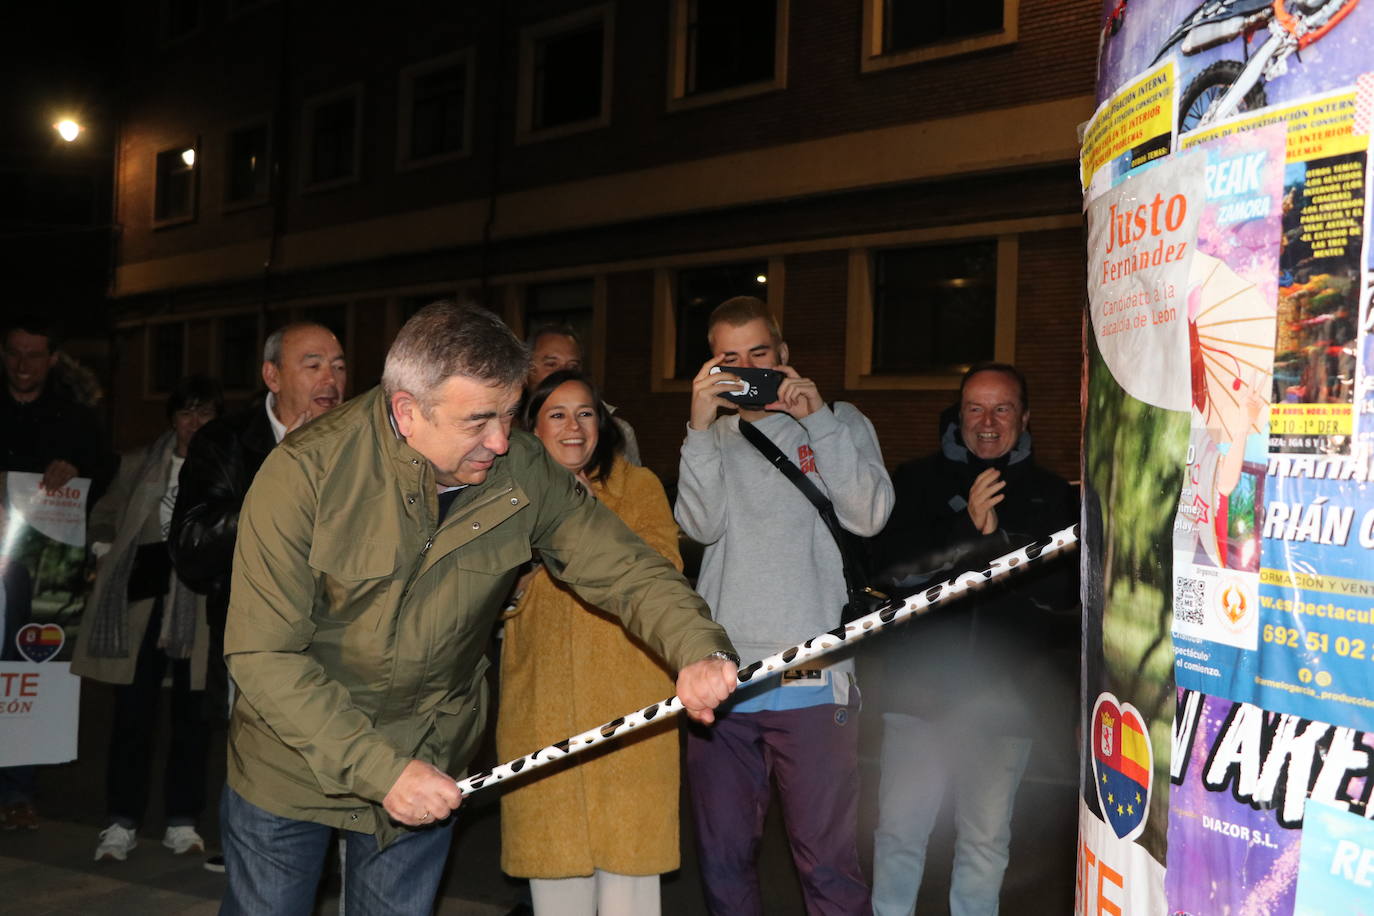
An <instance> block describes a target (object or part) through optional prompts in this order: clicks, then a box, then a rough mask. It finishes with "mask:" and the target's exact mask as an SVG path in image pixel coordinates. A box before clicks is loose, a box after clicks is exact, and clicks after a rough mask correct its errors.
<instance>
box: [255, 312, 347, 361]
mask: <svg viewBox="0 0 1374 916" xmlns="http://www.w3.org/2000/svg"><path fill="white" fill-rule="evenodd" d="M302 328H320V329H321V330H324V331H329V328H326V327H325V326H324V325H322V324H320V323H319V322H318V321H292V322H290V323H289V324H284V325H282V326H281V327H279V328H277V329H276V330H275V331H273V332H272V333H271V334H268V335H267V340H266V341H264V342H263V345H262V361H263V362H265V363H272V364H273V365H275V366H276V367H277V368H281V347H282V341H284V340H286V335H287V334H290V333H291V332H292V331H299V330H301V329H302ZM329 333H330V334H333V333H334V332H333V331H329Z"/></svg>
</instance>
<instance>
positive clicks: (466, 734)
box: [419, 658, 487, 775]
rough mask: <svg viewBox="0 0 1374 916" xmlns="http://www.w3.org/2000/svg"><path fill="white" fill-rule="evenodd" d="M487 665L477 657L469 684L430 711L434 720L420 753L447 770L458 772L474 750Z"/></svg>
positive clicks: (481, 717)
mask: <svg viewBox="0 0 1374 916" xmlns="http://www.w3.org/2000/svg"><path fill="white" fill-rule="evenodd" d="M486 669H487V660H486V659H485V658H481V659H479V660H478V664H477V666H476V667H475V669H474V671H473V676H472V681H471V683H470V684H469V686H467V687H466V688H464V689H462V690H461V691H458V693H457V695H456V696H453V697H450V698H449V699H447V700H445V701H444V702H442V703H439V704H438V705H437V706H435V707H434V710H433V712H432V713H431V716H432V719H431V721H432V723H433V724H432V726H431V728H430V730H429V734H428V735H426V737H425V740H424V743H423V746H422V747H421V749H420V751H419V755H420V756H421V758H422V759H427V760H429V761H431V762H432V763H433V764H434V765H435V766H437V767H439V768H440V769H442V770H443V771H444V772H446V773H451V774H455V775H456V774H458V773H461V772H462V771H463V770H464V769H465V768H466V767H467V765H468V764H469V763H470V762H471V761H472V757H473V755H474V754H476V753H477V745H478V744H479V743H480V741H481V739H482V733H483V731H484V729H483V725H484V724H485V723H486V720H487V682H486V678H485V676H484V675H485V672H486Z"/></svg>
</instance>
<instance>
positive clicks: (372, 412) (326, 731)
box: [221, 303, 738, 916]
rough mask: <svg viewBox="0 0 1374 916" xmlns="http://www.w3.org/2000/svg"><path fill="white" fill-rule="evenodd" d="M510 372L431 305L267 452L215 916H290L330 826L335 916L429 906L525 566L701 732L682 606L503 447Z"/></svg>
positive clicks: (236, 587)
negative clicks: (498, 639)
mask: <svg viewBox="0 0 1374 916" xmlns="http://www.w3.org/2000/svg"><path fill="white" fill-rule="evenodd" d="M527 367H528V356H527V354H526V352H525V350H524V348H523V347H522V346H521V344H520V343H519V341H518V340H516V339H515V337H514V336H513V335H512V334H511V333H510V331H509V330H508V329H507V328H506V327H505V326H504V325H502V324H501V323H500V322H499V321H498V320H497V319H496V318H495V317H494V316H492V315H490V314H489V313H487V312H484V311H482V310H480V309H477V308H475V307H471V306H458V305H454V304H452V303H435V304H434V305H431V306H428V307H427V308H425V309H422V310H421V311H420V312H419V313H417V314H416V315H415V316H414V317H413V318H412V319H411V320H410V321H409V322H407V324H406V326H405V327H404V328H403V329H402V330H401V333H400V334H399V335H398V337H397V339H396V342H395V343H394V344H393V345H392V348H391V350H390V352H389V353H388V355H387V362H386V370H385V374H384V375H383V384H382V388H381V389H376V390H373V391H371V392H369V393H367V394H365V395H362V396H360V397H358V398H356V399H355V400H354V401H352V402H350V403H348V404H345V405H344V406H342V407H339V408H337V409H336V410H334V411H331V412H330V413H329V414H326V415H325V416H323V417H321V418H320V419H319V420H316V421H315V422H313V423H311V424H310V425H309V426H307V427H305V428H303V429H302V430H301V431H299V432H297V433H295V434H293V435H291V436H289V437H288V438H287V439H286V440H284V441H283V443H282V444H281V445H280V446H279V447H278V448H277V449H276V450H275V451H273V452H272V454H271V455H269V456H268V458H267V460H266V462H265V463H264V464H263V466H262V469H261V470H260V471H259V472H258V475H257V477H256V478H255V479H254V481H253V486H252V489H251V490H249V493H248V498H247V500H246V501H245V503H244V507H243V512H242V514H241V515H240V518H239V535H238V542H237V546H236V549H235V556H234V574H233V583H232V587H231V589H230V605H229V620H228V626H227V629H226V633H225V657H226V659H227V661H228V665H229V670H230V673H231V674H232V676H233V678H234V681H235V683H236V684H237V686H238V688H239V691H240V694H239V698H238V701H237V703H236V705H235V707H234V711H233V716H232V720H231V724H230V745H229V778H228V783H229V785H228V788H227V789H226V791H225V794H224V801H223V804H222V816H221V819H222V821H223V824H224V827H223V832H224V849H225V858H226V867H227V871H228V878H229V887H228V890H227V893H226V896H225V900H224V908H223V910H222V912H226V913H240V912H241V913H253V914H261V913H283V914H285V913H298V912H305V911H308V910H309V909H310V907H311V906H312V904H313V900H314V895H315V890H316V886H317V884H318V881H319V877H320V868H321V865H322V863H323V860H324V857H325V850H326V849H327V847H328V844H329V838H330V831H331V828H341V829H342V830H343V831H344V833H343V836H344V838H345V841H346V851H345V862H346V864H345V875H344V898H345V900H346V902H347V906H348V908H349V913H350V916H357V914H358V913H373V912H377V913H381V912H385V913H411V912H413V913H428V912H430V911H431V910H432V908H433V903H434V895H435V891H436V889H437V886H438V881H439V878H440V876H441V873H442V870H443V865H444V861H445V858H446V857H447V854H448V846H449V841H450V838H451V835H452V830H451V829H450V818H449V815H450V814H451V813H452V811H453V810H455V809H456V808H457V807H458V806H459V803H460V802H461V796H460V795H459V793H458V790H457V786H456V784H455V782H454V778H453V776H452V774H453V773H454V772H458V771H460V770H462V768H463V767H464V766H465V765H466V764H467V763H468V761H469V759H470V758H471V756H472V754H473V752H474V750H475V745H476V743H477V740H478V738H479V736H480V732H481V729H482V724H483V721H484V719H485V714H486V685H485V681H484V679H483V677H482V673H483V671H484V670H485V668H486V660H485V658H484V656H483V653H482V650H483V646H484V644H485V642H486V638H487V635H488V634H489V633H490V631H491V627H492V624H493V622H494V620H495V617H496V614H497V612H498V611H499V609H500V606H501V603H502V601H503V599H504V598H505V596H506V594H507V592H508V591H509V588H510V585H511V583H512V581H513V580H514V577H515V570H516V568H517V567H518V566H519V565H520V564H521V563H523V562H524V561H525V560H528V559H529V558H530V555H531V548H536V549H538V550H539V551H540V553H541V555H542V557H543V560H544V563H545V564H546V566H547V568H548V569H549V570H550V571H551V572H552V573H553V574H554V575H555V576H557V577H559V578H561V579H562V580H563V581H565V582H566V583H568V585H570V586H571V587H572V588H573V589H574V590H575V591H576V592H577V593H578V594H579V595H581V596H582V597H583V598H584V599H585V600H586V601H587V602H588V603H590V604H592V605H595V606H597V607H601V608H605V609H607V610H609V611H611V612H613V613H616V614H617V615H619V616H620V617H621V619H622V621H623V623H624V624H625V626H626V628H627V629H628V630H629V631H630V632H631V633H633V634H634V635H635V636H637V637H639V638H640V639H642V640H643V641H644V642H645V643H646V644H647V645H648V646H650V647H651V648H652V649H653V650H654V651H656V652H657V653H658V654H659V655H661V656H662V657H663V658H664V659H665V660H666V661H667V662H668V663H669V664H671V665H673V666H674V667H675V668H677V669H679V674H678V682H677V686H678V695H679V696H680V697H681V698H682V700H683V704H684V706H685V708H686V709H687V711H688V713H689V715H692V716H693V717H694V718H697V719H699V720H701V721H703V722H710V721H711V720H712V713H711V710H712V709H713V708H714V707H715V706H716V705H717V704H718V703H719V702H720V701H721V700H723V699H724V698H725V697H726V696H728V695H729V693H730V692H731V691H732V690H733V689H734V685H735V663H736V662H737V661H738V659H737V658H735V657H734V654H733V648H732V647H731V645H730V642H729V640H728V638H727V637H726V635H725V632H724V631H723V630H722V629H721V628H720V627H719V626H718V625H716V624H715V623H713V622H712V621H711V619H710V616H709V612H708V611H707V608H706V605H705V603H704V602H703V601H702V600H701V598H700V597H698V596H697V595H696V594H695V593H694V592H692V591H691V589H690V588H689V587H688V586H687V584H686V582H685V580H683V579H682V577H681V576H680V575H679V574H678V573H677V571H676V570H675V569H673V567H672V566H671V565H670V564H669V563H668V562H667V561H665V560H664V559H663V558H662V557H661V556H659V554H658V553H657V552H655V551H654V550H652V549H651V548H649V547H647V546H646V545H645V544H644V543H643V542H641V541H640V540H639V539H638V538H637V537H635V536H634V535H633V534H632V533H631V532H630V531H629V529H627V528H626V527H625V526H624V525H623V524H622V523H621V522H620V521H619V519H617V518H616V517H615V515H614V514H613V513H611V512H609V511H607V510H606V509H605V508H604V507H603V506H600V505H599V504H598V503H597V502H596V500H595V499H594V498H592V497H591V495H590V494H588V493H587V492H586V490H585V488H584V487H582V486H581V485H580V484H579V483H578V482H577V481H576V480H575V479H574V478H573V477H572V476H571V475H570V474H568V473H567V472H566V471H565V470H563V469H562V468H560V467H559V466H558V465H556V464H554V463H553V461H552V460H551V459H550V458H549V457H548V455H547V453H546V451H545V450H544V448H543V447H542V446H541V445H540V443H539V442H538V441H537V440H536V439H534V438H533V437H532V436H529V435H528V434H525V433H519V432H517V433H511V431H510V424H511V420H512V418H513V417H514V414H515V410H516V406H517V404H518V401H519V397H520V382H521V380H522V378H523V376H524V374H525V371H526V369H527ZM550 676H551V677H557V676H558V672H556V671H554V672H550ZM608 676H611V677H613V676H614V672H608ZM595 724H596V723H588V725H589V726H591V725H595Z"/></svg>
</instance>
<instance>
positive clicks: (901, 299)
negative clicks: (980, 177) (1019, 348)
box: [869, 240, 997, 375]
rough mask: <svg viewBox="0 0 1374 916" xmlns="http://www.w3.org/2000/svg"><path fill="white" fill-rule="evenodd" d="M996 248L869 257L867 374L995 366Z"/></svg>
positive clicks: (966, 245) (897, 251) (969, 246)
mask: <svg viewBox="0 0 1374 916" xmlns="http://www.w3.org/2000/svg"><path fill="white" fill-rule="evenodd" d="M996 316H997V243H996V242H995V241H991V240H985V241H976V242H962V243H959V244H955V245H923V246H920V247H916V248H893V249H889V250H887V251H877V252H874V254H873V354H872V362H871V364H870V369H869V371H870V373H871V374H872V375H910V374H920V375H925V374H941V373H954V372H962V371H963V370H964V369H966V368H967V367H968V366H969V365H971V364H973V363H976V362H981V361H983V360H989V359H992V355H993V350H994V346H993V345H994V341H995V327H996V326H995V319H996Z"/></svg>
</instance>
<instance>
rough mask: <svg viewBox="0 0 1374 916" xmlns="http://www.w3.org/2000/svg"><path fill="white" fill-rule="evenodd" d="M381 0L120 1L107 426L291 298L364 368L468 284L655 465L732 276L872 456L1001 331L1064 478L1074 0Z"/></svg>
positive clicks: (1082, 97)
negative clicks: (569, 357) (568, 345)
mask: <svg viewBox="0 0 1374 916" xmlns="http://www.w3.org/2000/svg"><path fill="white" fill-rule="evenodd" d="M936 7H938V8H939V9H940V10H941V12H938V13H933V12H932V10H934V9H935V8H936ZM376 9H377V8H376V7H374V6H373V5H371V4H326V3H323V2H318V0H142V2H138V3H131V4H129V14H128V17H127V20H126V26H127V34H126V36H125V45H126V47H127V49H128V51H127V70H128V81H127V91H126V98H125V104H124V117H123V119H122V127H121V132H120V138H119V142H118V159H117V185H118V188H117V200H116V209H117V215H116V222H117V223H118V224H119V226H120V234H119V238H118V243H117V249H118V250H117V255H116V264H115V270H114V290H113V292H114V296H115V307H116V313H117V331H116V341H115V344H116V352H117V355H118V361H117V371H116V375H115V379H114V385H113V399H112V400H113V408H114V429H115V431H116V436H117V439H118V444H119V445H120V446H121V447H129V446H131V445H134V444H137V443H139V442H141V441H146V440H147V439H148V438H150V437H151V436H152V435H153V434H154V433H155V432H156V431H157V430H158V429H159V428H160V427H161V425H162V423H163V419H162V418H163V413H162V410H161V403H160V401H161V398H162V397H163V396H164V395H165V391H166V389H167V387H168V386H169V385H170V384H171V383H173V382H174V381H175V379H176V378H178V377H179V376H180V375H181V374H182V373H186V372H208V373H211V374H217V375H220V376H222V377H224V378H225V379H226V381H227V382H228V383H229V386H230V394H231V397H232V398H233V399H238V400H242V399H246V398H247V397H248V396H250V394H251V391H252V389H253V388H255V387H256V385H257V377H256V366H257V360H258V354H260V346H261V341H262V339H263V337H264V335H265V334H266V333H268V332H269V331H270V330H271V329H272V328H273V327H276V326H279V325H280V324H281V323H283V322H285V321H286V320H289V319H290V318H293V317H306V316H311V317H317V318H320V319H322V320H324V321H325V322H326V323H329V324H331V325H334V326H336V327H337V328H338V330H339V331H340V332H341V334H340V336H341V338H342V339H343V340H344V346H345V349H346V351H347V354H348V358H349V361H350V376H351V381H350V387H351V388H352V392H350V393H357V392H360V391H362V390H365V388H366V387H367V386H370V385H372V384H375V382H376V380H377V379H378V377H379V376H380V372H381V361H382V357H383V355H384V353H385V350H386V346H387V344H388V343H389V341H390V339H391V337H392V335H394V333H395V331H396V329H397V328H398V327H399V326H400V324H401V322H402V321H403V320H404V318H405V317H406V316H407V315H408V314H409V313H410V312H411V311H412V310H413V309H414V308H416V307H418V306H419V305H421V304H423V303H424V302H426V301H429V300H430V299H433V298H436V297H438V296H440V295H453V294H465V295H470V296H473V297H475V298H478V299H480V300H482V301H484V302H486V303H487V304H488V305H490V306H491V307H493V308H494V309H496V310H498V311H500V312H502V313H503V314H504V315H505V316H506V318H507V320H508V321H509V322H510V323H511V324H512V326H514V327H516V328H517V330H521V331H524V330H527V328H528V326H529V325H531V324H533V323H536V322H538V321H541V320H544V319H546V318H555V319H559V320H569V321H572V322H574V323H575V324H578V325H580V326H581V327H582V328H583V329H584V331H585V333H586V335H587V338H588V344H589V350H590V354H591V366H592V368H593V371H594V373H595V374H596V375H597V376H598V377H599V378H600V379H601V380H602V382H603V384H604V387H605V389H606V395H607V398H608V399H609V400H610V401H611V402H612V403H615V404H616V405H618V406H619V408H620V410H621V411H622V413H623V415H624V416H625V417H627V418H628V419H629V420H630V421H631V422H632V423H633V424H634V425H635V427H636V430H637V432H638V435H639V439H640V443H641V447H642V451H643V453H644V457H645V460H646V463H648V464H649V465H650V466H651V467H653V468H654V469H655V470H656V471H658V472H659V473H660V474H661V475H663V476H664V477H665V478H666V479H669V480H671V479H672V478H673V477H675V476H676V467H675V465H676V452H677V447H678V444H679V443H680V440H681V437H682V428H683V424H684V423H685V421H686V416H687V395H686V391H687V388H688V382H687V381H686V380H685V379H684V377H683V376H685V377H686V378H690V376H691V374H692V373H693V372H694V371H695V368H696V366H697V365H699V360H700V358H701V357H700V355H699V354H697V353H696V349H697V348H700V347H703V346H704V345H703V344H691V345H689V343H690V341H689V340H687V338H688V337H692V338H693V339H694V338H695V336H697V335H696V334H695V333H694V329H695V328H696V325H695V324H694V323H693V320H694V319H695V320H696V321H697V322H699V321H700V316H701V314H703V309H705V308H708V307H709V306H710V305H713V304H715V303H714V301H708V300H710V299H711V296H712V294H713V293H714V294H721V295H720V298H723V294H724V293H728V292H729V291H733V292H753V293H756V294H759V295H762V296H764V297H765V298H767V299H768V300H769V301H770V302H771V303H773V304H774V306H775V307H776V308H777V309H778V310H779V312H780V314H781V317H782V323H783V328H784V332H785V335H786V336H787V338H788V339H789V342H790V343H791V346H792V351H793V354H794V361H795V363H796V365H797V367H798V369H799V370H800V371H801V372H803V374H806V375H810V376H812V377H814V378H815V379H816V380H817V381H818V383H819V385H820V388H821V391H822V393H823V394H824V395H825V396H826V397H827V398H829V399H832V400H833V399H844V400H850V401H854V402H855V403H857V404H859V405H860V407H861V408H862V409H863V410H864V411H865V412H866V413H867V414H868V415H869V416H870V417H871V418H872V419H873V421H874V423H875V424H876V426H877V429H878V433H879V436H880V439H881V442H882V445H883V449H884V454H885V458H886V459H887V460H888V462H889V463H890V464H892V465H895V464H897V463H899V462H900V461H903V460H906V459H908V458H911V457H914V456H916V455H919V454H921V453H923V452H926V451H929V450H931V449H932V448H934V446H935V442H936V428H935V426H936V418H937V417H938V414H939V412H940V410H941V409H942V408H943V407H944V406H946V405H947V404H949V403H950V402H951V400H952V397H953V395H952V390H953V388H954V387H955V386H956V385H957V379H958V371H959V367H960V365H962V364H966V363H967V362H968V360H969V359H971V358H976V357H978V356H985V357H993V356H996V357H998V358H1002V359H1009V360H1014V361H1015V362H1017V363H1019V364H1021V365H1022V366H1023V367H1024V368H1025V369H1026V371H1027V374H1028V376H1029V377H1030V381H1031V385H1032V390H1033V394H1034V411H1033V422H1032V428H1033V429H1034V431H1035V432H1036V435H1037V438H1038V442H1039V450H1040V454H1041V458H1042V461H1044V462H1045V463H1046V464H1048V465H1049V466H1051V467H1053V468H1054V469H1056V470H1057V471H1059V472H1060V473H1063V474H1065V475H1067V476H1070V477H1077V475H1078V447H1079V423H1078V416H1079V362H1080V337H1081V315H1082V295H1083V294H1082V288H1083V276H1082V274H1083V268H1082V250H1083V246H1082V235H1081V218H1080V215H1079V201H1080V195H1079V187H1078V183H1077V171H1076V161H1077V141H1076V135H1075V127H1076V125H1077V124H1079V123H1080V122H1082V121H1084V120H1086V119H1087V117H1088V116H1089V115H1090V114H1091V111H1092V98H1091V93H1092V89H1093V82H1094V53H1095V50H1096V47H1097V35H1096V33H1095V23H1096V17H1097V12H1098V4H1095V3H1089V2H1086V0H1085V2H1073V3H1060V2H1054V0H992V2H982V3H980V2H978V0H964V2H960V3H955V2H952V0H951V2H946V3H942V2H927V0H921V2H917V3H906V4H904V3H901V2H899V0H889V2H884V0H769V2H766V3H761V2H758V0H732V2H728V3H727V2H710V0H618V2H603V3H596V4H592V3H587V2H581V3H579V2H570V0H562V2H555V0H510V2H504V3H474V4H452V3H448V4H440V3H416V4H410V5H406V6H404V7H392V8H388V9H387V11H386V12H385V13H379V12H377V11H376ZM969 9H973V10H981V12H980V13H979V15H985V16H986V17H991V18H986V19H983V20H978V21H972V20H968V19H967V16H968V15H971V14H968V13H967V10H969ZM913 11H915V12H914V13H913ZM916 14H919V15H916ZM383 16H387V17H390V18H386V19H384V18H381V17H383ZM961 16H964V17H965V18H964V19H961V18H960V17H961ZM770 62H771V68H770V67H769V64H770ZM751 279H752V282H753V283H754V284H755V285H754V286H752V287H750V281H751ZM731 284H733V286H732V285H731ZM746 287H748V288H746ZM961 322H962V323H961ZM971 328H972V329H975V330H976V334H973V335H972V336H973V337H976V338H977V339H976V340H974V341H972V342H971V343H970V342H968V341H967V340H966V338H968V337H970V334H969V329H971Z"/></svg>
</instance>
